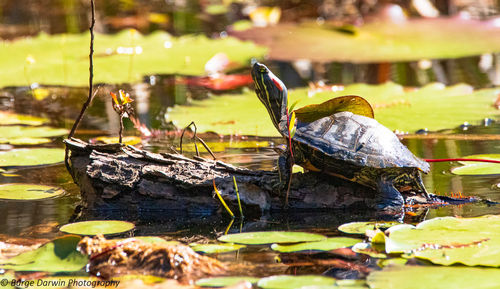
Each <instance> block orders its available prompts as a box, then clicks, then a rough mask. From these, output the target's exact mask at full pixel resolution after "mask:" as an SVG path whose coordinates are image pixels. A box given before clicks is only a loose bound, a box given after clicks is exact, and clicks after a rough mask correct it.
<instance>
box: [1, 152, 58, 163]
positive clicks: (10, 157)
mask: <svg viewBox="0 0 500 289" xmlns="http://www.w3.org/2000/svg"><path fill="white" fill-rule="evenodd" d="M62 161H64V149H57V148H34V149H14V150H10V151H5V152H0V167H21V166H40V165H51V164H56V163H60V162H62Z"/></svg>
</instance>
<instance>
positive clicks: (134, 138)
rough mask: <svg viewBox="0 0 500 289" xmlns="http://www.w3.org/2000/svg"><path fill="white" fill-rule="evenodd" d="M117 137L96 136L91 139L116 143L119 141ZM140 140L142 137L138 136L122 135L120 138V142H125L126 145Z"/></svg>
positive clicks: (137, 142)
mask: <svg viewBox="0 0 500 289" xmlns="http://www.w3.org/2000/svg"><path fill="white" fill-rule="evenodd" d="M119 140H120V139H119V137H117V136H116V137H112V136H99V137H96V138H93V139H92V141H93V142H102V143H105V144H112V143H118V142H119ZM141 142H142V139H141V138H140V137H138V136H124V137H123V138H122V143H124V144H126V145H131V146H133V145H136V144H140V143H141Z"/></svg>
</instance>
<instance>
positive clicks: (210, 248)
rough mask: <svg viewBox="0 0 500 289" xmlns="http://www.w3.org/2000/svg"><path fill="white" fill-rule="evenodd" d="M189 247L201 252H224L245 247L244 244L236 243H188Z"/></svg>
mask: <svg viewBox="0 0 500 289" xmlns="http://www.w3.org/2000/svg"><path fill="white" fill-rule="evenodd" d="M190 246H191V248H192V249H193V250H195V251H196V252H203V253H206V254H214V253H225V252H232V251H236V250H239V249H241V248H245V247H246V246H245V245H238V244H231V243H227V244H190Z"/></svg>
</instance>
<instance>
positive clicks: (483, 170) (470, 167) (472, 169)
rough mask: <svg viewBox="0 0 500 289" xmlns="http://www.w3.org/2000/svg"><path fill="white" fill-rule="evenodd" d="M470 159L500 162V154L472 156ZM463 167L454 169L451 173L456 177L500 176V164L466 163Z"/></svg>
mask: <svg viewBox="0 0 500 289" xmlns="http://www.w3.org/2000/svg"><path fill="white" fill-rule="evenodd" d="M465 158H469V159H488V160H496V161H500V154H480V155H470V156H466V157H465ZM460 163H462V164H464V166H462V167H457V168H453V169H452V170H451V172H452V173H453V174H455V175H500V164H496V163H483V162H464V161H461V162H460Z"/></svg>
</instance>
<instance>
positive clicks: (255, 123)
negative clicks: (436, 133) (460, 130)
mask: <svg viewBox="0 0 500 289" xmlns="http://www.w3.org/2000/svg"><path fill="white" fill-rule="evenodd" d="M499 92H500V89H481V90H477V91H474V90H473V89H472V87H470V86H468V85H455V86H450V87H444V86H443V85H439V84H431V85H427V86H425V87H423V88H420V89H414V90H405V88H404V87H403V86H401V85H398V84H395V83H385V84H381V85H369V84H353V85H348V86H345V87H344V89H343V90H341V91H336V92H331V91H330V92H320V93H316V94H315V95H314V96H312V97H309V96H308V89H307V88H300V89H295V90H293V91H290V92H289V103H294V102H295V101H297V100H300V102H299V105H302V106H306V105H310V104H319V103H322V102H324V101H327V100H329V99H331V98H333V97H338V96H342V95H359V96H362V97H363V98H365V99H366V100H367V101H368V102H369V103H370V104H371V105H372V107H373V109H374V111H375V119H376V120H377V121H379V122H380V123H381V124H383V125H385V126H387V127H388V128H389V129H391V130H399V131H408V132H415V131H417V130H419V129H423V128H427V129H428V130H430V131H433V130H441V129H449V128H455V127H457V126H459V125H461V124H463V123H464V122H469V123H472V124H474V123H476V122H477V123H479V122H480V120H482V119H484V118H493V119H495V118H498V117H499V116H500V111H499V110H496V109H495V108H494V107H493V106H492V104H493V101H494V99H495V98H496V97H497V94H498V93H499ZM464 107H467V109H464ZM443 112H445V116H446V117H444V116H443ZM166 117H167V119H168V120H169V121H173V123H174V124H175V125H176V126H178V127H185V126H186V125H187V124H189V123H190V122H191V121H194V122H196V125H197V127H198V131H200V132H205V131H215V132H217V133H220V134H228V135H230V134H239V135H259V136H279V133H278V131H277V130H276V128H275V127H274V126H273V124H272V122H271V119H270V117H269V114H268V112H267V110H266V109H265V107H264V106H263V105H262V103H261V102H260V101H259V100H258V98H257V96H256V95H255V92H252V91H248V92H245V93H243V94H239V95H221V96H212V97H210V98H208V99H205V100H200V101H193V102H192V103H191V104H190V105H189V106H187V105H180V106H175V107H174V108H173V109H172V111H169V112H168V113H167V115H166Z"/></svg>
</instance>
